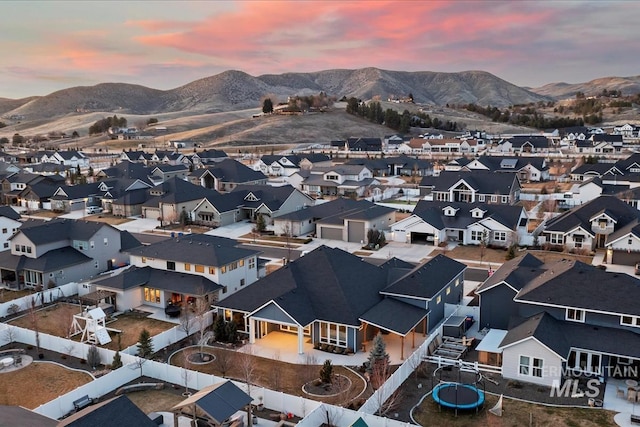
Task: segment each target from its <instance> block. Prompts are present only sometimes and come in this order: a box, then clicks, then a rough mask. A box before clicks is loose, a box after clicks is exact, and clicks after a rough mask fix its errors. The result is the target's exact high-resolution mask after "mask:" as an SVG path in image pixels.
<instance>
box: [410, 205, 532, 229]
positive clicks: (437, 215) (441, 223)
mask: <svg viewBox="0 0 640 427" xmlns="http://www.w3.org/2000/svg"><path fill="white" fill-rule="evenodd" d="M446 207H452V208H454V209H456V214H455V216H446V215H445V214H444V211H443V210H444V208H446ZM476 208H477V209H481V210H482V211H484V215H483V217H482V218H474V217H473V216H472V215H471V211H472V210H473V209H476ZM522 210H523V208H522V206H512V205H502V204H490V203H461V202H433V201H429V200H420V201H418V203H417V204H416V207H415V208H414V210H413V215H416V216H418V217H420V218H421V219H422V220H424V221H425V222H426V223H428V224H431V225H432V226H434V227H436V228H438V229H440V230H442V229H444V228H456V229H464V228H467V227H468V226H469V225H471V224H474V223H476V222H478V221H481V220H482V219H486V218H492V219H494V220H495V221H497V222H498V223H500V224H502V225H504V226H505V227H507V228H509V229H511V230H514V229H515V228H516V227H517V226H518V225H519V224H518V222H519V220H520V215H521V214H522Z"/></svg>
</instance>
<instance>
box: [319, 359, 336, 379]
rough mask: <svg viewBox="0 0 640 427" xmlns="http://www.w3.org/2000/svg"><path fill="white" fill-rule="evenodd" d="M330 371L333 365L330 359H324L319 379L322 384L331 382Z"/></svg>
mask: <svg viewBox="0 0 640 427" xmlns="http://www.w3.org/2000/svg"><path fill="white" fill-rule="evenodd" d="M332 373H333V365H331V360H329V359H327V360H325V361H324V364H323V365H322V369H320V381H322V382H323V383H324V384H331V374H332Z"/></svg>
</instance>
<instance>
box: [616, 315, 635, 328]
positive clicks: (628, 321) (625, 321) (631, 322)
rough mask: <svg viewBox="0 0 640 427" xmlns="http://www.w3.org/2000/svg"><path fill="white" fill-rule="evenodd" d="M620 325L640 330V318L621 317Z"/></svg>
mask: <svg viewBox="0 0 640 427" xmlns="http://www.w3.org/2000/svg"><path fill="white" fill-rule="evenodd" d="M620 324H621V325H623V326H635V327H636V328H640V316H624V315H623V316H620Z"/></svg>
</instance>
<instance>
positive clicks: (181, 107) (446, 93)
mask: <svg viewBox="0 0 640 427" xmlns="http://www.w3.org/2000/svg"><path fill="white" fill-rule="evenodd" d="M604 88H606V89H608V90H613V89H616V90H617V89H620V90H622V91H623V93H624V94H627V93H636V92H640V76H636V77H627V78H620V77H611V78H603V79H597V80H593V81H591V82H587V83H580V84H567V83H553V84H548V85H545V86H543V87H541V88H523V87H519V86H516V85H514V84H512V83H509V82H507V81H505V80H503V79H500V78H499V77H496V76H495V75H493V74H490V73H488V72H484V71H464V72H458V73H442V72H429V71H419V72H403V71H388V70H381V69H378V68H363V69H357V70H343V69H338V70H325V71H318V72H313V73H285V74H277V75H276V74H265V75H261V76H258V77H254V76H251V75H249V74H246V73H244V72H241V71H225V72H222V73H220V74H217V75H214V76H211V77H206V78H203V79H199V80H196V81H193V82H191V83H189V84H186V85H184V86H181V87H178V88H175V89H171V90H158V89H152V88H148V87H145V86H141V85H132V84H126V83H102V84H98V85H95V86H78V87H73V88H68V89H63V90H59V91H56V92H53V93H51V94H49V95H46V96H35V97H29V98H23V99H17V100H15V99H6V98H0V116H4V117H7V116H20V117H25V118H28V119H29V120H32V119H35V120H37V119H49V118H53V117H59V116H63V115H68V114H72V113H87V112H96V111H99V112H114V113H116V114H138V115H150V114H159V113H167V112H177V111H182V112H185V111H186V112H189V113H192V114H204V113H212V112H222V111H232V110H239V109H247V108H257V107H260V106H261V102H262V101H261V100H262V99H263V98H264V97H265V96H269V97H272V98H274V99H276V100H278V101H280V102H283V101H286V100H287V97H289V96H291V95H310V94H317V93H319V92H321V91H322V92H325V93H327V94H328V95H331V96H335V97H337V98H342V97H343V96H346V97H352V96H353V97H356V98H360V99H372V98H374V97H376V96H378V97H380V98H381V99H387V98H389V97H399V98H403V97H406V96H408V95H409V94H412V95H413V98H414V100H415V102H416V103H421V104H431V105H446V104H467V103H475V104H478V105H484V106H486V105H491V106H497V107H506V106H509V105H514V104H528V103H531V102H539V101H550V100H552V99H560V98H565V97H570V96H573V95H575V93H576V92H578V91H581V92H583V93H585V94H587V95H588V94H591V93H598V92H601V91H602V89H604Z"/></svg>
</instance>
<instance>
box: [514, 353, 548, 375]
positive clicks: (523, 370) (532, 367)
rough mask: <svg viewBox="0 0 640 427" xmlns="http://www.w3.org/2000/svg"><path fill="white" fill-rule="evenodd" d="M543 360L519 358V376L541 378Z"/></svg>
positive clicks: (526, 357) (527, 357)
mask: <svg viewBox="0 0 640 427" xmlns="http://www.w3.org/2000/svg"><path fill="white" fill-rule="evenodd" d="M542 368H543V360H542V359H539V358H537V357H529V356H520V366H519V369H518V372H519V373H520V375H527V376H532V377H539V378H541V377H542Z"/></svg>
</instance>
